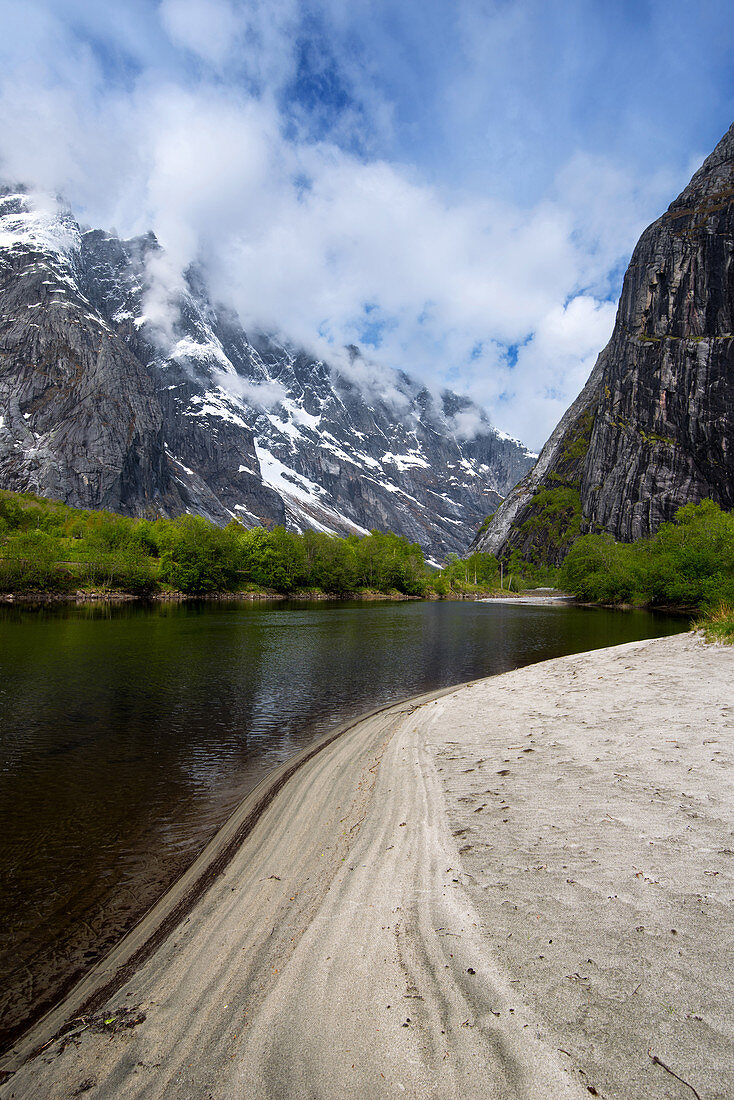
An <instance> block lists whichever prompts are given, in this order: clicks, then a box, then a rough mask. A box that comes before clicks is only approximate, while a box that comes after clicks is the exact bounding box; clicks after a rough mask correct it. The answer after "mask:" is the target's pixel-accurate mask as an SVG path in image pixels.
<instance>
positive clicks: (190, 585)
mask: <svg viewBox="0 0 734 1100" xmlns="http://www.w3.org/2000/svg"><path fill="white" fill-rule="evenodd" d="M427 584H428V577H427V572H426V565H425V562H424V559H423V553H422V551H421V548H420V546H418V544H417V543H411V542H409V541H408V540H407V539H405V538H402V537H401V536H399V535H393V534H391V533H390V532H383V531H373V532H371V534H369V535H365V536H363V537H358V536H355V535H352V536H350V537H349V538H346V539H341V538H337V537H336V536H334V535H327V534H324V533H322V532H317V531H307V532H305V534H303V535H299V534H295V533H294V532H292V531H287V530H286V529H285V528H284V527H276V528H274V530H272V531H266V530H265V528H263V527H257V528H255V529H254V530H247V529H246V528H244V527H243V526H242V525H241V524H240V523H237V522H236V521H233V522H232V523H230V524H228V525H227V526H226V527H224V528H221V527H217V526H215V525H214V524H212V523H209V522H208V521H207V520H205V519H202V518H201V517H200V516H190V515H184V516H179V517H178V518H177V519H175V520H167V519H160V520H155V521H153V522H151V521H149V520H134V519H129V518H127V517H125V516H119V515H115V514H113V513H111V512H102V511H81V510H79V509H75V508H69V507H67V506H65V505H62V504H55V503H53V502H51V501H44V500H43V499H42V498H40V497H35V496H33V495H32V494H19V493H0V591H4V592H19V593H21V592H56V591H66V590H69V589H71V590H73V589H76V588H86V589H94V590H100V589H101V590H103V591H110V590H117V591H125V592H131V593H133V594H135V595H141V596H144V595H148V594H151V593H152V592H154V591H155V590H156V589H157V588H159V587H160V586H161V585H167V586H170V587H171V588H173V589H176V590H177V591H180V592H185V593H187V594H192V595H205V594H207V593H214V592H234V591H239V590H243V589H248V588H249V589H252V588H256V589H260V590H265V591H272V592H280V593H292V592H298V591H304V590H314V589H316V590H319V591H323V592H327V593H330V594H334V595H339V594H348V593H352V592H355V591H359V590H362V589H371V590H373V591H377V592H399V593H404V594H406V595H415V596H418V595H423V594H424V593H425V591H426V587H427Z"/></svg>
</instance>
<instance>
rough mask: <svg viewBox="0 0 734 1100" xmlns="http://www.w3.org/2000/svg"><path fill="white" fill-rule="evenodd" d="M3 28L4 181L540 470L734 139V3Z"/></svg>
mask: <svg viewBox="0 0 734 1100" xmlns="http://www.w3.org/2000/svg"><path fill="white" fill-rule="evenodd" d="M0 26H2V36H1V40H0V175H2V176H3V177H5V178H6V179H8V180H9V181H13V182H20V181H23V182H26V183H28V184H31V185H35V186H38V187H42V188H46V189H52V190H53V191H55V192H58V193H61V194H63V195H64V196H65V197H66V198H67V199H68V201H69V202H70V203H71V204H72V206H73V208H74V210H75V212H76V213H77V215H78V216H79V217H80V219H81V220H82V221H84V222H85V223H87V224H89V225H92V226H95V227H102V228H107V229H111V228H114V229H116V231H117V232H119V233H120V234H121V235H123V236H132V235H134V234H137V233H141V232H145V231H147V230H149V229H152V230H153V231H154V232H155V233H156V235H157V237H158V239H159V240H160V242H161V244H162V245H163V246H164V248H165V261H164V263H163V264H162V266H161V270H160V271H159V272H158V273H157V275H158V277H159V279H160V280H161V285H165V286H166V287H169V288H170V287H174V288H175V287H176V286H179V285H181V280H182V278H183V272H184V271H185V270H186V268H187V266H188V265H189V264H191V263H192V262H198V263H200V264H202V265H203V266H204V268H205V270H206V272H207V275H208V278H209V280H210V284H211V286H212V287H213V290H214V293H215V294H216V296H217V297H218V298H219V299H221V300H222V301H224V302H226V303H227V304H228V305H232V306H234V307H235V308H236V309H237V310H238V312H239V314H240V316H241V318H242V320H243V322H244V324H245V325H246V326H247V327H249V328H251V329H255V328H258V329H265V330H267V331H270V332H273V333H278V334H280V335H281V336H283V337H284V338H287V339H290V340H292V341H295V342H297V343H298V344H300V345H303V346H304V347H306V348H307V349H309V350H311V351H313V352H315V353H316V354H318V355H321V356H323V357H325V358H332V359H338V357H339V355H340V354H341V352H342V349H343V348H344V346H345V345H347V344H350V343H356V344H359V345H360V346H361V347H362V348H363V349H364V350H365V352H366V353H367V355H368V356H370V357H371V358H372V359H374V360H375V361H378V362H382V363H385V364H386V365H389V366H392V367H396V368H399V369H402V370H405V371H407V372H408V373H409V374H412V375H413V376H414V377H416V378H418V379H421V380H423V381H425V382H426V384H427V385H429V386H430V387H431V388H433V389H436V390H439V389H440V388H442V387H445V386H448V387H451V388H453V389H455V390H457V391H459V392H462V393H467V394H469V395H470V396H471V397H473V398H474V400H475V401H477V402H478V403H479V404H481V405H482V406H484V407H485V408H486V409H487V411H488V412H489V415H490V417H491V419H492V422H493V423H494V424H495V425H496V426H497V427H499V428H500V429H502V430H503V431H506V432H509V433H510V434H511V435H513V436H515V437H517V438H520V439H521V440H522V441H523V442H525V443H527V444H528V445H530V446H531V447H533V448H535V449H537V448H539V447H540V446H541V445H542V443H543V442H544V440H545V439H546V438H547V436H548V435H549V434H550V432H551V430H552V428H553V427H554V425H555V423H556V422H557V421H558V419H559V418H560V416H561V415H562V413H563V412H564V410H565V409H566V407H567V406H568V405H569V404H570V402H571V401H572V400H573V399H574V397H575V396H576V395H577V393H578V392H579V390H580V389H581V387H582V385H583V383H584V382H585V380H586V378H587V376H588V374H589V372H590V370H591V367H592V366H593V363H594V360H595V359H596V356H597V354H598V352H599V351H600V350H601V348H602V347H603V346H604V344H605V343H606V341H607V340H608V338H609V335H610V333H611V329H612V325H613V322H614V315H615V311H616V302H617V299H618V296H619V292H620V288H621V280H622V277H623V274H624V270H625V267H626V264H627V262H628V260H629V256H630V254H631V251H632V248H633V247H634V244H635V242H636V240H637V238H638V236H639V234H640V232H641V231H642V229H644V227H645V226H646V225H647V224H649V223H650V222H651V221H653V220H654V219H655V218H656V217H658V216H659V215H660V214H661V213H662V212H663V210H664V209H665V208H666V207H667V205H668V204H669V203H670V202H671V201H672V199H673V198H674V197H675V196H676V195H677V194H678V192H679V191H680V190H681V189H682V188H683V187H684V186H685V184H686V183H687V181H688V179H689V178H690V176H691V174H692V172H693V171H694V170H695V168H697V167H698V166H699V165H700V163H701V161H702V160H703V158H704V157H705V156H706V155H707V154H708V153H709V152H710V151H711V149H713V147H714V145H715V144H716V142H717V141H718V140H719V138H720V137H721V136H722V135H723V133H724V132H725V131H726V129H727V128H728V127H729V125H730V124H731V123H732V121H734V11H732V10H731V9H730V6H729V5H728V4H727V3H725V2H716V3H715V2H707V0H698V2H696V0H685V2H682V0H554V2H551V3H549V2H548V0H118V2H117V3H115V4H100V3H98V2H97V0H0ZM169 308H170V295H169V296H167V295H166V294H162V295H160V296H159V298H158V299H157V300H155V299H154V298H151V302H150V310H151V317H152V320H155V317H154V316H153V314H154V313H155V310H156V309H158V310H160V312H161V314H162V315H164V314H165V313H166V311H167V310H168V309H169Z"/></svg>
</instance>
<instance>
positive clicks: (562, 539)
mask: <svg viewBox="0 0 734 1100" xmlns="http://www.w3.org/2000/svg"><path fill="white" fill-rule="evenodd" d="M530 508H531V514H530V516H529V518H528V519H526V520H525V522H524V523H523V524H522V525H521V527H520V535H521V537H522V540H523V544H524V546H525V547H526V551H525V558H526V559H527V560H528V561H529V562H534V563H535V564H536V565H550V564H551V563H553V562H557V561H558V560H560V558H561V557H562V556H563V554H564V553H565V551H566V549H567V548H568V547H569V546H570V545H571V544H572V543H573V542H574V540H575V539H577V538H578V536H579V535H580V533H581V521H582V518H583V517H582V512H581V497H580V495H579V491H578V489H576V488H574V487H573V486H571V485H559V486H557V487H556V488H554V489H540V490H538V492H537V493H536V494H535V496H534V497H533V499H532V501H531V503H530Z"/></svg>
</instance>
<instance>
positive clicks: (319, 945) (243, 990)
mask: <svg viewBox="0 0 734 1100" xmlns="http://www.w3.org/2000/svg"><path fill="white" fill-rule="evenodd" d="M733 716H734V650H732V649H726V648H724V647H719V646H704V645H703V644H702V643H701V642H700V641H698V640H696V639H695V638H694V637H693V636H691V635H682V636H678V637H675V638H669V639H662V640H657V641H652V642H636V643H632V644H630V645H625V646H620V647H617V648H614V649H608V650H600V651H597V652H594V653H590V654H582V655H578V656H573V657H566V658H561V659H559V660H555V661H548V662H545V663H543V664H541V665H536V666H533V667H531V668H527V669H523V670H519V671H517V672H512V673H508V674H506V675H503V676H498V677H494V678H492V679H489V680H485V681H481V682H480V683H477V684H475V685H472V686H469V687H464V688H461V689H458V690H456V691H453V692H451V693H448V694H445V695H443V696H441V697H440V698H438V699H436V700H435V701H431V702H427V703H424V704H423V705H421V706H419V707H417V708H416V707H414V706H410V705H403V706H401V707H398V708H393V709H392V710H391V711H387V712H384V713H382V714H379V715H376V716H373V717H372V718H370V719H368V720H367V721H365V722H363V723H361V724H360V725H358V726H356V727H355V728H354V729H352V730H350V731H349V732H348V733H346V734H345V735H344V736H343V737H341V738H340V739H339V740H338V741H336V742H335V743H334V744H333V745H331V746H330V747H329V748H327V749H325V750H324V751H323V752H322V753H320V754H319V755H318V756H317V757H315V758H314V759H313V760H311V761H309V762H308V763H307V764H306V765H304V766H303V767H302V768H301V769H300V771H299V772H297V773H296V775H295V776H294V777H293V778H292V779H291V780H290V781H289V783H288V784H287V786H286V787H285V789H284V790H283V791H282V792H281V794H279V795H278V796H277V798H276V799H275V801H274V802H273V803H272V805H271V806H270V808H269V809H268V810H267V811H266V813H265V814H264V816H263V817H262V819H261V820H260V822H259V824H258V825H257V827H256V828H255V830H254V832H253V833H252V834H251V836H250V837H249V838H248V839H247V840H246V841H245V843H244V844H243V845H242V847H241V848H240V850H239V851H238V852H237V854H236V856H235V857H234V859H233V861H232V863H231V864H230V865H229V867H228V868H227V870H226V871H225V872H224V873H223V874H222V875H221V876H220V877H219V879H217V881H216V882H215V883H214V885H213V886H212V887H211V888H210V889H209V891H208V892H207V893H206V895H205V896H204V897H203V898H202V899H201V901H200V902H199V903H198V904H197V906H196V907H195V909H194V910H193V911H192V913H191V915H190V918H189V919H188V921H187V922H186V923H185V924H183V925H182V926H180V927H179V929H178V930H177V931H176V932H174V933H173V934H172V935H171V936H170V938H169V939H168V940H167V941H166V942H165V943H164V944H163V945H162V946H161V947H160V948H159V949H158V951H157V952H156V953H155V955H153V957H152V958H151V959H149V961H148V962H147V963H146V964H144V965H143V967H142V968H141V969H140V970H139V971H138V972H137V973H136V974H135V975H134V976H133V977H132V978H131V979H130V980H129V982H128V983H127V985H126V986H124V987H123V988H122V989H121V990H120V991H119V992H118V993H117V994H116V995H115V996H114V997H113V998H112V1000H111V1002H110V1004H109V1005H108V1006H106V1007H105V1009H104V1010H103V1012H102V1013H101V1014H100V1015H99V1017H98V1018H97V1022H94V1021H93V1022H92V1025H91V1026H87V1027H85V1028H84V1030H79V1031H78V1033H77V1034H76V1035H75V1037H74V1038H73V1040H72V1041H71V1042H68V1041H67V1042H66V1043H65V1044H64V1043H63V1042H61V1043H58V1042H57V1043H55V1044H52V1045H51V1046H49V1047H48V1048H47V1049H46V1051H45V1052H44V1053H42V1054H41V1055H39V1056H37V1057H36V1058H34V1059H32V1060H31V1061H29V1062H27V1063H26V1065H25V1066H23V1067H22V1068H21V1069H19V1070H18V1071H17V1072H16V1073H15V1075H14V1076H13V1077H12V1078H10V1079H9V1080H8V1082H7V1083H6V1084H5V1085H4V1086H3V1087H2V1088H0V1097H2V1098H3V1100H7V1098H10V1097H13V1098H21V1097H44V1098H45V1097H54V1098H55V1097H65V1096H72V1095H83V1096H89V1097H104V1098H105V1100H108V1098H111V1097H114V1098H117V1097H146V1098H147V1097H177V1098H184V1097H185V1098H187V1100H188V1098H194V1097H195V1098H202V1100H205V1098H209V1097H215V1098H229V1097H246V1098H249V1097H253V1098H258V1097H278V1098H280V1097H282V1098H284V1100H285V1098H286V1097H288V1098H291V1097H296V1098H297V1097H328V1098H331V1097H333V1098H337V1097H339V1098H343V1097H382V1096H385V1097H387V1096H405V1097H461V1098H464V1097H483V1098H488V1100H490V1098H496V1100H515V1098H520V1097H522V1098H527V1100H531V1098H532V1100H562V1098H564V1097H588V1096H589V1095H599V1096H603V1097H606V1098H607V1100H637V1098H640V1100H642V1098H645V1100H647V1098H658V1097H659V1098H662V1097H668V1098H673V1100H675V1098H678V1097H680V1098H690V1097H693V1096H694V1091H693V1090H694V1089H695V1090H696V1092H697V1094H698V1095H699V1096H700V1097H701V1100H725V1098H726V1100H731V1098H732V1097H734V994H733V992H732V981H731V978H732V973H731V958H732V954H731V952H732V944H733V943H734V935H733V933H734V918H733V917H732V913H733V912H734V910H733V909H732V900H733V899H734V791H733V789H732V775H733V774H734V773H733V771H732V764H733V762H734V748H733V745H732V726H733V725H734V723H733V722H732V718H733ZM673 930H675V931H673ZM126 1013H128V1015H127V1016H126ZM143 1013H144V1014H145V1019H144V1020H143V1021H142V1022H140V1023H138V1024H136V1025H135V1026H133V1027H129V1028H125V1027H120V1024H121V1023H124V1022H125V1021H126V1019H127V1020H130V1021H131V1022H132V1021H134V1020H136V1019H139V1018H140V1016H141V1015H142V1014H143ZM108 1019H109V1020H115V1021H116V1022H115V1023H112V1024H110V1025H105V1024H104V1020H108ZM85 1022H86V1021H85ZM405 1025H407V1026H405ZM83 1026H84V1024H80V1027H83ZM648 1051H649V1052H650V1053H648ZM651 1055H652V1056H655V1057H656V1058H657V1059H659V1062H658V1063H655V1062H653V1060H652V1057H651ZM661 1062H662V1063H664V1065H661V1064H660V1063H661ZM665 1067H668V1068H667V1069H666V1068H665ZM669 1070H670V1071H673V1073H675V1074H677V1075H678V1077H680V1078H683V1079H684V1081H685V1082H688V1083H689V1084H690V1086H692V1087H689V1085H686V1084H684V1083H683V1082H681V1081H679V1080H678V1079H677V1078H676V1077H674V1076H673V1075H672V1073H671V1072H669ZM80 1088H83V1091H82V1092H79V1091H78V1090H79V1089H80Z"/></svg>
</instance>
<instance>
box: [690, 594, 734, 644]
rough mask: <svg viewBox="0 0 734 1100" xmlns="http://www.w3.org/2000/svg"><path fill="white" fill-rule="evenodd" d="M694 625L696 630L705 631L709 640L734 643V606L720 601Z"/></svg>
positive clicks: (705, 635)
mask: <svg viewBox="0 0 734 1100" xmlns="http://www.w3.org/2000/svg"><path fill="white" fill-rule="evenodd" d="M693 627H694V629H695V630H701V631H703V634H704V637H705V638H706V641H707V642H723V643H724V645H734V606H732V604H730V603H720V604H719V605H718V607H715V608H714V609H713V610H711V611H708V612H706V613H705V614H704V615H702V616H701V618H700V619H697V620H696V622H695V623H694V624H693Z"/></svg>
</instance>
